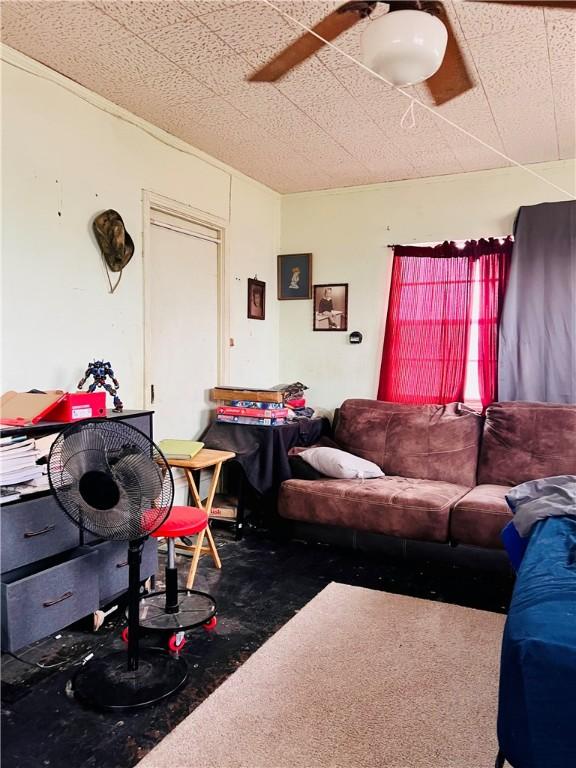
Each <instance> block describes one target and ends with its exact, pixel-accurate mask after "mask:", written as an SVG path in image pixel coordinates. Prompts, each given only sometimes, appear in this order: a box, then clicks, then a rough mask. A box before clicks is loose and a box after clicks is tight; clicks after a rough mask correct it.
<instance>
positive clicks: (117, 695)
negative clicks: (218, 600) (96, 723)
mask: <svg viewBox="0 0 576 768" xmlns="http://www.w3.org/2000/svg"><path fill="white" fill-rule="evenodd" d="M187 678H188V668H187V666H186V662H185V661H184V659H182V658H176V657H174V656H170V655H169V654H167V653H166V651H162V650H160V649H156V648H146V649H144V648H143V649H141V650H140V654H139V663H138V669H137V670H136V671H135V672H129V671H128V667H127V662H126V652H125V651H118V652H116V653H111V654H109V655H108V656H105V657H104V658H102V659H95V660H94V661H90V662H88V663H87V664H86V665H85V666H84V667H82V669H80V670H79V671H78V672H77V673H76V675H75V676H74V678H73V680H72V687H73V691H74V695H75V696H76V698H77V699H78V700H79V701H81V702H82V703H83V704H85V705H86V706H88V707H91V708H93V709H99V710H107V711H111V710H113V711H119V710H129V709H141V708H143V707H147V706H149V705H151V704H155V703H156V702H158V701H161V700H162V699H165V698H166V697H167V696H170V695H171V694H172V693H175V692H176V691H177V690H178V689H179V688H181V687H182V686H183V685H184V683H185V682H186V680H187Z"/></svg>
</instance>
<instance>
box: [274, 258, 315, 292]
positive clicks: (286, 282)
mask: <svg viewBox="0 0 576 768" xmlns="http://www.w3.org/2000/svg"><path fill="white" fill-rule="evenodd" d="M278 298H279V299H280V300H281V301H282V300H286V299H311V298H312V254H311V253H285V254H281V255H280V256H278Z"/></svg>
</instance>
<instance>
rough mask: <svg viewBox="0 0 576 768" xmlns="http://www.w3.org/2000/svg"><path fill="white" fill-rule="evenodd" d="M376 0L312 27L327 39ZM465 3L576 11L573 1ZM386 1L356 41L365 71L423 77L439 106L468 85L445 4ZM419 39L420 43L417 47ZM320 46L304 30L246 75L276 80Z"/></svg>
mask: <svg viewBox="0 0 576 768" xmlns="http://www.w3.org/2000/svg"><path fill="white" fill-rule="evenodd" d="M380 2H385V0H353V1H352V2H347V3H344V5H341V6H340V7H339V8H337V9H336V10H335V11H333V12H332V13H330V14H329V15H328V16H326V17H325V18H324V19H322V21H320V22H318V24H316V26H314V27H313V28H312V29H313V31H314V32H315V33H316V34H317V35H319V36H320V37H321V38H323V39H324V40H327V41H329V42H331V41H332V40H335V39H336V38H337V37H338V36H339V35H341V34H342V33H343V32H345V31H346V30H348V29H350V28H351V27H353V26H354V25H355V24H356V23H358V22H359V21H360V20H361V19H364V18H366V17H368V16H370V14H371V13H372V12H373V11H374V9H375V8H376V5H377V4H378V3H380ZM468 2H477V3H480V2H483V3H490V4H499V5H510V6H516V5H518V6H539V7H547V8H575V9H576V0H575V1H574V2H572V1H571V0H468ZM385 4H386V5H387V6H388V11H387V13H386V14H385V15H383V16H380V17H379V18H378V19H376V20H375V21H374V22H373V23H372V24H369V25H368V26H367V27H366V28H365V30H364V33H363V36H362V40H361V43H362V49H363V59H364V61H365V63H366V64H367V65H368V66H369V67H370V69H373V70H374V71H376V72H380V74H382V75H383V76H385V77H386V79H388V80H389V81H390V82H393V83H394V84H395V85H415V84H416V83H420V82H424V81H425V82H426V86H427V88H428V90H429V92H430V94H431V96H432V98H433V100H434V103H435V104H436V105H440V104H444V103H445V102H447V101H450V99H453V98H455V97H456V96H460V95H461V94H462V93H465V92H466V91H468V90H470V88H472V87H473V85H474V83H473V82H472V78H471V76H470V73H469V71H468V69H467V67H466V63H465V60H464V57H463V55H462V51H461V50H460V46H459V44H458V41H457V39H456V36H455V34H454V30H453V28H452V24H451V23H450V19H449V17H448V14H447V12H446V8H445V7H444V3H442V2H439V0H390V2H386V3H385ZM406 12H408V14H407V13H406ZM415 33H417V34H416V35H415ZM416 36H417V37H418V38H420V39H419V42H418V43H417V44H415V43H414V38H415V37H416ZM422 39H423V40H424V41H425V45H422ZM323 46H324V42H323V40H319V39H318V37H315V35H313V34H311V33H310V32H306V33H305V34H304V35H302V36H301V37H299V38H298V39H297V40H295V41H294V42H293V43H292V44H291V45H289V46H288V47H287V48H285V49H284V50H283V51H281V52H280V53H279V54H278V55H277V56H275V57H274V58H273V59H272V60H271V61H269V62H268V63H267V64H265V65H264V66H263V67H262V68H261V69H259V70H258V71H257V72H255V73H254V74H253V75H251V76H250V77H249V78H248V79H249V80H250V81H251V82H266V83H271V82H274V81H276V80H279V79H280V78H281V77H283V76H284V75H285V74H286V73H287V72H289V71H290V70H291V69H293V68H294V67H296V66H298V64H301V63H302V62H303V61H305V60H306V59H308V58H309V57H310V56H312V55H313V54H315V53H316V52H317V51H319V50H320V49H321V48H322V47H323Z"/></svg>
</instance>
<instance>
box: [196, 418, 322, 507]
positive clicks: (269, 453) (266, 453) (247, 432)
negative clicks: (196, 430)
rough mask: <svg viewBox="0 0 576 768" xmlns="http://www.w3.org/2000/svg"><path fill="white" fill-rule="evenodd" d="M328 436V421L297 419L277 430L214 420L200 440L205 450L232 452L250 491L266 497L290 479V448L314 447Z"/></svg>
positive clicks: (280, 426)
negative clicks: (324, 436) (252, 490)
mask: <svg viewBox="0 0 576 768" xmlns="http://www.w3.org/2000/svg"><path fill="white" fill-rule="evenodd" d="M327 434H330V422H329V421H328V419H297V420H295V421H292V422H289V423H288V424H280V425H278V426H276V427H263V426H258V425H250V424H232V423H229V422H220V421H215V422H213V423H212V424H211V425H210V426H209V427H208V428H207V430H206V431H205V432H204V434H203V435H202V437H201V438H200V439H201V440H202V442H203V443H204V445H205V447H206V448H212V449H214V450H219V451H234V453H235V454H236V458H235V459H234V461H236V462H237V463H238V464H239V465H240V466H241V467H242V470H243V471H244V474H245V476H246V479H247V480H248V482H249V483H250V485H251V486H252V488H253V489H254V490H255V491H257V492H258V493H261V494H265V493H270V492H271V491H275V490H277V489H278V487H279V486H280V483H282V482H283V481H284V480H289V479H290V478H291V476H292V473H291V471H290V463H289V461H288V451H289V450H290V448H293V447H294V446H297V445H300V446H302V445H304V446H308V445H313V444H314V443H316V442H318V440H319V439H320V438H321V437H322V436H323V435H327Z"/></svg>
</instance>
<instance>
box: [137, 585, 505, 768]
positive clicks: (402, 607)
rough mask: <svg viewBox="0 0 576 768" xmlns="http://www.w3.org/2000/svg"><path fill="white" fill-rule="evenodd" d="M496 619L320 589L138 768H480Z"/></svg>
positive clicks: (364, 592)
mask: <svg viewBox="0 0 576 768" xmlns="http://www.w3.org/2000/svg"><path fill="white" fill-rule="evenodd" d="M503 625H504V616H501V615H498V614H494V613H487V612H485V611H476V610H472V609H470V608H460V607H458V606H454V605H447V604H445V603H435V602H430V601H427V600H417V599H415V598H411V597H403V596H400V595H391V594H388V593H386V592H376V591H373V590H369V589H362V588H359V587H349V586H345V585H342V584H335V583H332V584H330V585H329V586H328V587H326V589H324V590H323V591H322V592H320V594H318V595H317V596H316V597H315V598H314V599H313V600H312V601H311V602H310V603H308V605H306V606H305V607H304V608H303V609H302V610H301V611H300V612H299V613H298V614H297V615H296V616H295V617H294V618H293V619H291V620H290V621H289V622H288V623H287V624H286V625H285V626H284V627H282V629H281V630H280V631H279V632H277V633H276V634H275V635H274V636H273V637H272V638H271V639H270V640H268V642H266V643H265V644H264V645H263V646H262V647H261V648H260V649H259V650H258V651H257V652H256V653H254V654H253V656H251V657H250V659H248V661H247V662H246V663H245V664H244V665H243V666H242V667H240V669H238V671H237V672H235V673H234V674H233V675H232V676H231V677H230V678H228V680H227V681H226V682H225V683H224V684H223V685H221V686H220V687H219V688H218V689H217V690H216V691H215V692H214V693H213V694H212V695H211V696H209V697H208V699H206V701H204V702H203V703H202V704H201V705H200V706H199V707H198V708H197V709H196V710H194V712H192V714H190V715H189V716H188V717H187V718H186V720H184V721H183V722H182V723H181V724H180V725H179V726H177V727H176V728H175V729H174V731H172V733H170V734H169V735H168V736H167V737H166V738H165V739H164V740H163V741H162V742H161V743H160V744H158V746H157V747H156V748H155V749H153V750H152V752H150V753H149V754H148V755H147V756H146V757H145V758H144V759H143V760H142V761H141V762H140V763H139V764H138V766H139V768H492V766H493V765H494V759H495V756H496V751H497V747H496V738H495V731H496V697H497V685H498V663H499V654H500V639H501V636H502V629H503Z"/></svg>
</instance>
